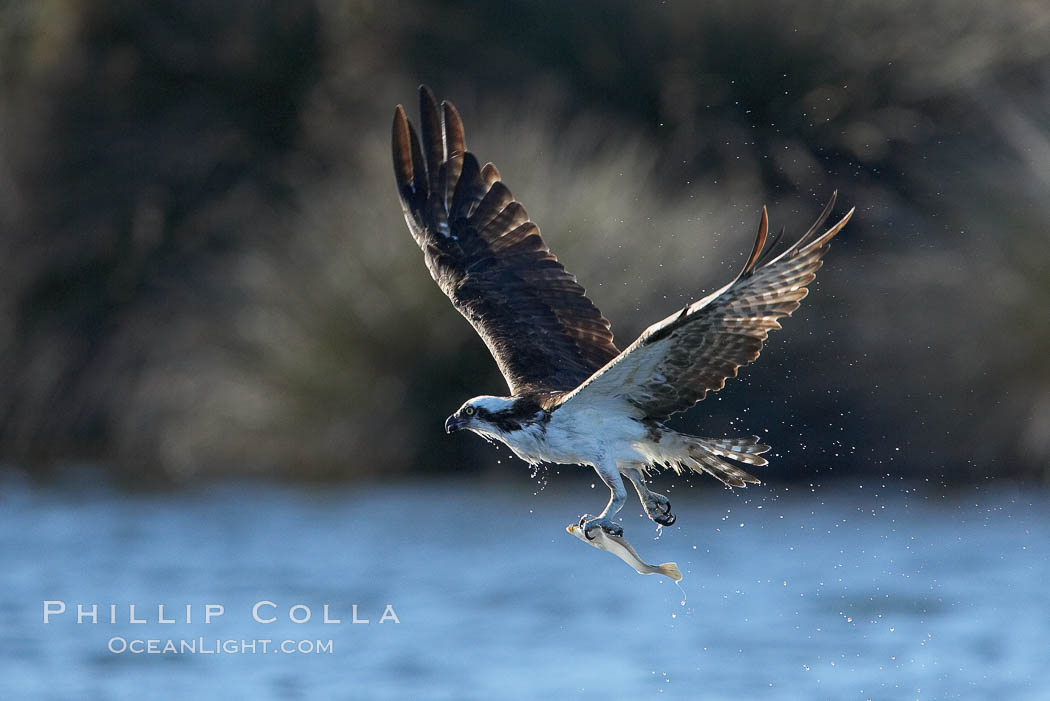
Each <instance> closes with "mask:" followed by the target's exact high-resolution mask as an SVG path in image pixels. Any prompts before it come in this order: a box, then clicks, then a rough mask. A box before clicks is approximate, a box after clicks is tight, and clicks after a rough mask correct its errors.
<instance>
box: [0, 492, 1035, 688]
mask: <svg viewBox="0 0 1050 701" xmlns="http://www.w3.org/2000/svg"><path fill="white" fill-rule="evenodd" d="M660 486H662V487H665V489H664V491H666V486H667V482H663V483H661V484H658V487H660ZM601 492H602V490H601V489H597V488H591V486H590V484H589V481H588V480H580V479H579V478H573V477H570V476H567V475H562V476H559V477H556V478H555V479H554V480H553V481H552V483H551V484H550V485H549V486H547V487H546V488H545V489H542V490H541V489H539V487H538V485H537V484H536V483H532V482H524V481H518V482H510V483H497V484H491V483H485V482H483V481H467V480H461V481H451V482H450V481H443V482H437V481H435V482H418V483H402V484H397V485H394V486H389V487H368V488H345V487H340V488H331V487H324V488H321V487H313V488H304V487H278V486H259V485H244V484H228V485H221V486H209V487H198V488H193V489H190V490H183V491H179V492H174V493H167V492H165V493H146V494H142V493H138V494H136V493H127V492H122V491H120V490H117V489H115V488H111V487H106V486H100V485H99V484H98V480H97V479H95V478H93V477H91V476H90V475H87V476H84V477H81V478H77V479H71V480H67V481H64V482H62V483H60V484H57V485H54V484H52V485H43V486H42V485H32V484H29V483H28V482H27V481H26V480H24V479H21V478H19V477H18V476H17V475H15V474H13V473H8V474H6V476H4V477H3V478H2V479H0V555H2V561H3V566H2V570H0V698H3V699H143V698H172V699H191V698H192V699H209V698H223V699H242V698H243V699H298V698H304V699H305V698H311V699H312V698H317V699H457V700H459V699H493V698H511V699H515V698H521V699H547V700H553V699H563V698H596V697H600V698H612V699H640V698H651V697H660V698H675V699H677V698H682V699H800V698H801V699H825V698H826V699H869V698H870V699H913V698H914V699H967V700H969V699H992V698H995V699H998V700H1002V699H1047V698H1050V691H1048V690H1047V686H1046V682H1045V678H1046V675H1045V672H1046V668H1047V665H1048V664H1050V593H1048V589H1050V508H1048V507H1050V496H1048V494H1047V493H1046V492H1045V491H1040V490H1039V489H1037V488H1031V487H1023V486H1012V485H998V486H996V485H994V484H993V485H983V486H981V487H967V488H963V489H960V490H958V491H955V492H949V493H944V494H942V493H938V492H934V491H922V490H919V491H912V490H911V489H909V488H907V487H906V486H901V485H899V484H894V485H886V486H883V485H880V484H864V485H863V486H861V485H859V484H850V485H839V486H837V487H834V488H832V487H825V488H816V489H810V488H808V487H807V488H800V487H791V488H785V487H783V486H780V487H776V486H762V487H758V488H757V489H755V488H752V489H748V490H747V491H746V492H733V493H730V492H727V491H725V490H723V489H721V488H719V487H718V486H717V485H715V484H714V483H713V482H711V481H709V480H708V481H704V480H700V481H698V482H696V483H695V484H694V485H692V486H687V485H680V486H679V487H678V488H676V489H674V490H673V491H671V492H670V493H669V495H670V496H671V499H672V502H673V504H674V507H675V511H676V512H677V514H678V522H677V524H676V525H675V526H674V527H673V528H669V529H664V532H663V533H662V535H660V536H659V537H657V529H656V528H655V527H654V526H653V525H652V524H651V523H649V522H648V521H646V520H644V519H643V518H642V517H641V516H640V515H639V513H638V512H637V508H636V507H635V506H634V505H633V504H632V505H630V506H629V507H628V508H627V509H625V512H624V513H625V516H624V525H625V528H626V534H627V536H628V538H629V539H630V540H631V541H632V542H633V543H634V545H635V547H636V548H637V549H638V551H639V553H640V554H641V555H642V556H643V557H644V558H645V559H647V560H648V561H649V562H663V561H665V560H676V561H677V562H678V564H679V566H680V567H681V569H682V571H683V572H684V573H685V580H684V581H683V583H682V584H683V590H684V594H685V596H686V597H687V598H686V601H685V603H684V604H683V603H682V600H683V591H682V590H679V589H678V587H676V586H675V585H674V584H673V583H672V582H670V581H669V580H667V579H663V578H658V577H654V576H649V577H643V576H640V575H637V574H636V573H635V572H633V571H632V570H630V569H629V568H628V567H627V566H626V565H624V564H623V563H622V562H620V561H619V560H617V559H615V558H613V557H612V556H611V555H608V554H607V553H603V552H600V551H598V550H596V549H594V548H590V547H587V546H586V545H584V544H582V543H580V542H579V541H577V540H576V539H575V538H574V537H572V536H570V535H569V534H567V533H566V532H565V530H564V526H565V525H566V524H567V523H568V522H569V521H570V520H572V519H573V517H575V516H577V515H578V514H579V513H581V512H583V511H587V510H589V511H592V512H593V511H595V510H597V508H599V507H600V506H601V505H602V503H603V501H604V495H603V494H602V493H601ZM45 600H56V601H63V602H65V603H66V605H67V607H68V609H69V611H68V612H67V613H66V614H62V615H58V616H55V617H53V620H52V622H51V623H49V624H47V625H45V624H44V623H43V620H42V619H43V602H44V601H45ZM258 601H272V602H274V603H275V604H277V605H278V606H277V608H276V609H273V608H270V607H265V608H264V609H263V610H262V614H263V616H262V617H264V618H268V617H269V616H270V615H277V616H278V621H277V622H275V623H269V624H263V623H257V622H255V621H253V620H252V617H251V608H252V605H253V604H254V603H255V602H258ZM77 603H81V604H85V605H90V604H92V603H98V604H101V606H100V609H99V610H100V619H101V622H100V623H98V624H91V623H89V622H84V623H81V624H77V623H76V621H75V611H74V607H75V606H76V604H77ZM131 603H134V604H136V605H137V611H138V613H137V616H138V617H139V618H144V619H147V620H148V622H147V623H145V624H131V623H129V622H128V617H129V616H128V604H131ZM207 603H217V604H221V605H223V606H224V607H225V613H224V614H223V615H222V616H219V617H217V618H216V619H215V620H214V621H213V622H212V623H210V624H207V625H205V624H204V623H203V622H202V619H203V615H204V605H205V604H207ZM110 604H117V605H118V613H117V615H118V623H116V624H110V623H108V617H109V605H110ZM158 604H166V611H167V612H168V615H167V617H169V618H170V617H172V615H175V616H177V617H178V618H179V619H181V618H182V617H184V611H183V610H184V608H185V606H186V604H190V605H191V607H192V611H191V615H192V617H193V622H192V623H190V624H186V623H185V622H181V621H180V622H178V623H175V624H161V623H158V622H157V621H156V619H157V605H158ZM299 604H301V605H303V606H308V607H309V608H310V610H311V614H312V619H311V621H310V622H308V623H304V624H294V623H291V622H289V620H288V613H289V608H290V607H292V606H295V605H299ZM324 604H329V607H330V608H329V611H330V617H332V618H339V619H341V620H342V623H340V624H324V623H322V622H320V619H321V617H322V607H323V605H324ZM353 604H357V606H358V617H359V618H367V619H369V621H370V622H369V623H368V624H353V623H351V612H352V606H353ZM387 604H390V605H391V606H392V610H393V612H394V614H395V615H396V616H397V618H398V620H399V621H400V622H399V623H394V622H393V621H392V620H388V621H387V622H385V623H382V624H380V623H379V622H378V621H379V618H380V616H381V615H382V614H383V612H384V611H385V610H386V605H387ZM295 613H296V615H299V616H300V617H301V615H302V614H303V610H302V609H297V610H296V612H295ZM202 636H203V637H204V638H205V639H206V640H211V641H214V640H222V639H236V640H238V641H239V640H241V639H244V640H252V639H271V640H275V641H280V640H284V639H288V640H293V641H300V640H306V641H307V642H308V643H311V644H312V643H314V642H315V641H318V640H320V641H327V640H331V641H332V652H331V653H326V652H321V653H318V654H283V653H268V654H262V653H260V652H257V653H256V654H131V653H130V652H123V653H113V652H110V651H109V650H108V647H109V646H110V645H111V640H112V639H114V638H117V639H124V640H129V641H130V640H149V639H156V640H160V641H164V640H167V639H175V640H182V639H197V638H199V637H202ZM293 644H297V642H296V643H293ZM118 646H119V643H118Z"/></svg>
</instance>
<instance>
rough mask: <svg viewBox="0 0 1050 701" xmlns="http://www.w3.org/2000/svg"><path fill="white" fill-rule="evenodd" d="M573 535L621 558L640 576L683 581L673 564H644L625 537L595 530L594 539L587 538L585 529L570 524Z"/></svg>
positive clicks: (598, 529)
mask: <svg viewBox="0 0 1050 701" xmlns="http://www.w3.org/2000/svg"><path fill="white" fill-rule="evenodd" d="M565 530H566V531H568V532H569V533H570V534H571V535H574V536H576V537H577V538H579V539H580V540H582V541H583V542H584V543H587V545H593V546H594V547H596V548H598V549H599V550H604V551H605V552H608V553H612V554H613V555H615V556H616V557H618V558H620V559H621V560H623V561H624V562H626V563H627V564H628V565H630V566H631V567H633V568H634V571H635V572H637V573H638V574H662V575H663V576H665V577H670V578H671V579H673V580H674V581H676V582H680V581H682V573H681V572H680V571H679V569H678V565H677V564H675V563H673V562H665V563H664V564H662V565H647V564H645V563H644V562H642V558H640V557H638V553H636V552H635V551H634V548H632V547H631V544H630V543H628V542H627V541H626V540H625V539H624V537H623V536H618V535H609V534H608V533H606V532H605V530H604V529H602V528H596V529H593V530H592V531H591V532H592V533H594V534H595V536H594V539H593V540H592V539H590V538H588V537H587V534H586V533H584V531H583V529H582V528H580V526H579V525H577V524H575V523H570V524H569V525H568V526H566V527H565Z"/></svg>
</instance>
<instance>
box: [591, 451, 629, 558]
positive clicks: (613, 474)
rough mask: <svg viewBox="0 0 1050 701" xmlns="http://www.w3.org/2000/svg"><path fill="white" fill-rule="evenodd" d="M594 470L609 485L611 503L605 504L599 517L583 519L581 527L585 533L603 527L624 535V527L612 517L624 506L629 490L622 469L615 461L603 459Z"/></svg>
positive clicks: (612, 532) (609, 531) (608, 530)
mask: <svg viewBox="0 0 1050 701" xmlns="http://www.w3.org/2000/svg"><path fill="white" fill-rule="evenodd" d="M594 471H595V472H597V473H598V476H599V477H601V478H602V482H605V484H606V485H607V486H608V487H609V503H608V504H606V505H605V510H604V511H602V512H601V513H600V514H598V517H597V518H592V519H585V520H584V519H581V521H580V527H581V528H583V532H584V535H587V534H588V533H589V532H590V531H591V530H592V529H595V528H602V529H604V530H605V532H606V533H609V534H610V535H623V527H622V526H621V525H620V524H618V523H613V521H612V518H611V517H612V516H615V515H616V514H617V513H618V512H619V511H620V509H622V508H623V503H624V502H625V501H627V490H626V489H624V486H623V479H622V478H621V477H620V470H619V468H617V467H616V463H615V462H612V461H607V460H601V461H599V462H598V463H597V464H596V465H595V466H594ZM588 539H589V540H590V539H592V538H591V536H589V535H588Z"/></svg>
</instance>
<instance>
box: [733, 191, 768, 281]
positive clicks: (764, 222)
mask: <svg viewBox="0 0 1050 701" xmlns="http://www.w3.org/2000/svg"><path fill="white" fill-rule="evenodd" d="M768 235H769V213H768V212H767V211H766V206H765V205H762V219H761V220H760V221H759V223H758V236H756V237H755V246H754V248H752V249H751V255H750V256H748V259H747V263H746V264H745V265H744V269H743V270H741V271H740V274H739V275H737V278H738V279H739V278H742V277H744V276H745V275H747V274H748V273H750V272H751V271H752V270H753V269H754V267H755V261H757V260H758V257H759V256H760V255H761V254H762V249H763V248H764V247H765V245H766V237H767V236H768Z"/></svg>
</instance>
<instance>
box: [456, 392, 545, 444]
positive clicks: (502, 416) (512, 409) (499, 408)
mask: <svg viewBox="0 0 1050 701" xmlns="http://www.w3.org/2000/svg"><path fill="white" fill-rule="evenodd" d="M520 408H521V406H520V405H519V400H517V399H515V398H514V397H490V396H487V395H486V396H482V397H474V398H473V399H468V400H467V401H466V402H464V404H463V406H461V407H460V408H459V411H457V412H456V413H455V414H453V415H452V416H450V417H448V419H447V420H446V421H445V432H446V433H452V432H453V431H458V430H460V429H463V428H465V429H468V430H470V431H473V432H474V433H480V434H485V435H490V436H499V435H500V434H502V433H507V432H508V431H513V430H517V429H519V428H521V422H522V420H524V419H525V418H526V417H524V416H522V415H521V412H520V411H519V409H520ZM531 413H535V412H531Z"/></svg>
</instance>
